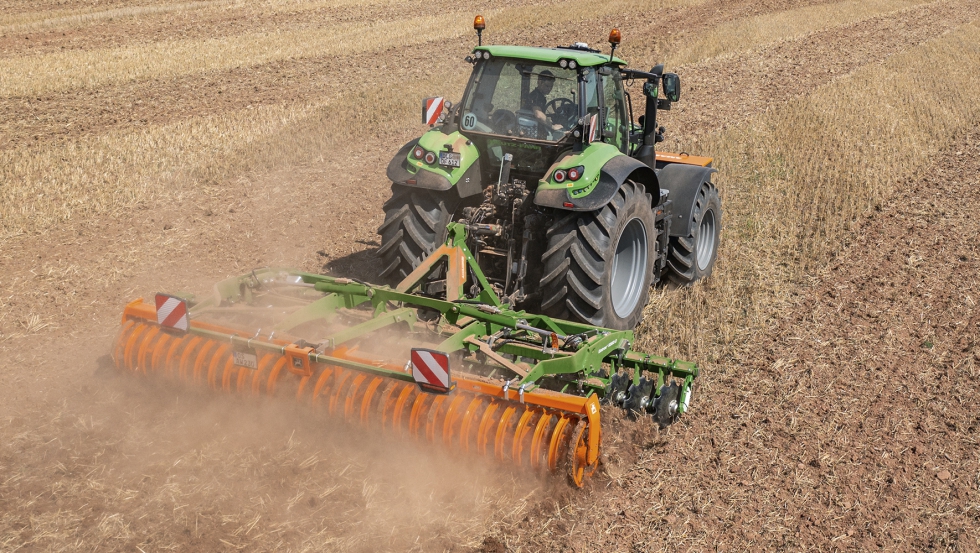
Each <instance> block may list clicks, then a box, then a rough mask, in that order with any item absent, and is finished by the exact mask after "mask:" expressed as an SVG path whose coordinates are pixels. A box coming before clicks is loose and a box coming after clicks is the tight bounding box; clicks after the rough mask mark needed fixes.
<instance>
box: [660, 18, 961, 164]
mask: <svg viewBox="0 0 980 553" xmlns="http://www.w3.org/2000/svg"><path fill="white" fill-rule="evenodd" d="M977 17H980V2H977V1H967V2H955V3H954V2H948V1H945V0H943V1H939V2H934V3H931V4H927V5H923V6H917V7H914V8H908V9H904V10H901V11H899V12H897V13H891V14H886V15H882V16H878V17H874V18H872V19H868V20H865V21H861V22H858V23H855V24H853V25H848V26H844V27H839V28H833V29H828V30H825V31H819V32H815V33H812V34H809V35H807V36H805V37H803V38H800V39H797V40H791V41H784V42H780V43H777V44H773V45H769V46H764V47H761V48H759V49H757V50H754V51H752V52H748V53H745V54H741V55H736V56H732V57H728V56H726V57H724V58H721V59H714V60H709V61H706V62H704V63H697V64H693V65H690V66H687V67H684V68H683V70H682V71H681V73H682V75H683V78H684V84H685V88H686V90H685V91H684V95H685V97H686V98H697V99H698V100H699V101H698V102H697V103H692V102H683V101H682V102H679V103H678V104H676V105H675V106H674V107H673V109H672V111H671V113H670V115H668V119H667V120H668V121H670V122H671V124H670V127H669V131H670V132H669V133H668V134H667V139H668V141H669V142H668V143H667V145H666V147H667V149H668V150H669V149H670V147H671V144H676V143H683V144H686V145H687V144H690V143H691V142H697V141H698V140H699V139H702V138H704V137H705V136H706V135H708V134H715V133H717V132H719V131H724V130H725V129H727V128H729V127H736V126H739V125H742V124H744V123H746V122H747V121H749V120H751V119H752V118H753V117H755V116H757V115H760V114H762V113H765V112H766V111H768V110H770V109H773V108H774V107H776V106H777V105H779V104H781V103H783V102H785V101H786V100H787V99H788V98H792V97H795V96H800V95H803V94H806V93H808V92H809V91H810V90H812V89H814V88H816V87H818V86H822V85H824V84H826V83H827V82H828V81H834V80H837V79H839V78H841V77H844V76H846V75H847V74H848V73H850V72H852V71H854V70H856V69H858V68H860V67H861V66H863V65H868V64H872V63H880V62H882V61H884V60H885V59H887V58H888V57H890V56H893V55H895V54H898V53H900V52H902V51H904V50H907V49H908V48H910V47H913V46H916V45H918V44H920V43H922V42H925V41H927V40H929V39H931V38H934V37H937V36H940V35H942V34H943V33H945V32H948V31H950V30H952V29H955V28H956V27H959V26H960V25H962V24H964V23H965V22H968V21H970V20H972V19H975V18H977ZM708 105H710V108H709V109H705V106H708ZM827 105H828V108H829V109H832V107H833V100H832V99H828V102H827Z"/></svg>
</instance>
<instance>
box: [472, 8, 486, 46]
mask: <svg viewBox="0 0 980 553" xmlns="http://www.w3.org/2000/svg"><path fill="white" fill-rule="evenodd" d="M473 28H474V29H476V45H477V46H483V29H486V28H487V22H486V21H485V20H484V19H483V16H482V15H477V16H476V17H475V18H473Z"/></svg>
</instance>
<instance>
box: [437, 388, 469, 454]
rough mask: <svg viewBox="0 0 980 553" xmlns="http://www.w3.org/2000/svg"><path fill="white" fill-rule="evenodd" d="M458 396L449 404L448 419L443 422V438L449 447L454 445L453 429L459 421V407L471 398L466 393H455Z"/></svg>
mask: <svg viewBox="0 0 980 553" xmlns="http://www.w3.org/2000/svg"><path fill="white" fill-rule="evenodd" d="M454 395H455V396H456V397H455V398H454V399H453V401H452V403H450V404H449V409H448V410H447V411H446V420H445V422H443V424H442V440H443V442H444V443H445V444H446V446H447V447H452V445H453V429H454V428H455V426H456V423H457V422H458V421H459V414H458V411H459V407H460V406H461V405H462V404H463V402H464V401H466V400H467V399H470V398H469V397H468V395H466V394H454Z"/></svg>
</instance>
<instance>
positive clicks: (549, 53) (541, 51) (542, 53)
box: [473, 46, 626, 67]
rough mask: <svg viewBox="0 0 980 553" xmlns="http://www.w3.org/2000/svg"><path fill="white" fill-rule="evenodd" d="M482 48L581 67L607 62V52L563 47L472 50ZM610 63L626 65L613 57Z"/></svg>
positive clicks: (508, 55) (501, 54) (495, 53)
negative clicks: (569, 62) (573, 61)
mask: <svg viewBox="0 0 980 553" xmlns="http://www.w3.org/2000/svg"><path fill="white" fill-rule="evenodd" d="M478 50H483V51H485V52H490V55H491V56H494V57H502V58H518V59H524V60H533V61H543V62H547V63H558V60H562V59H566V60H575V63H577V64H579V66H581V67H595V66H597V65H604V64H607V63H609V54H601V53H600V54H596V53H593V52H583V51H582V50H571V49H565V48H538V47H534V46H478V47H476V48H474V49H473V51H474V52H476V51H478ZM612 63H613V64H616V65H626V61H624V60H622V59H620V58H617V57H613V59H612Z"/></svg>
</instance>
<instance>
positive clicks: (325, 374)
mask: <svg viewBox="0 0 980 553" xmlns="http://www.w3.org/2000/svg"><path fill="white" fill-rule="evenodd" d="M333 372H334V371H333V369H332V368H330V367H324V368H323V371H321V372H320V376H319V378H317V379H316V385H315V386H313V397H312V399H311V401H312V402H313V405H317V404H319V403H320V393H322V392H323V387H324V386H326V385H327V381H328V380H330V375H332V374H333Z"/></svg>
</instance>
